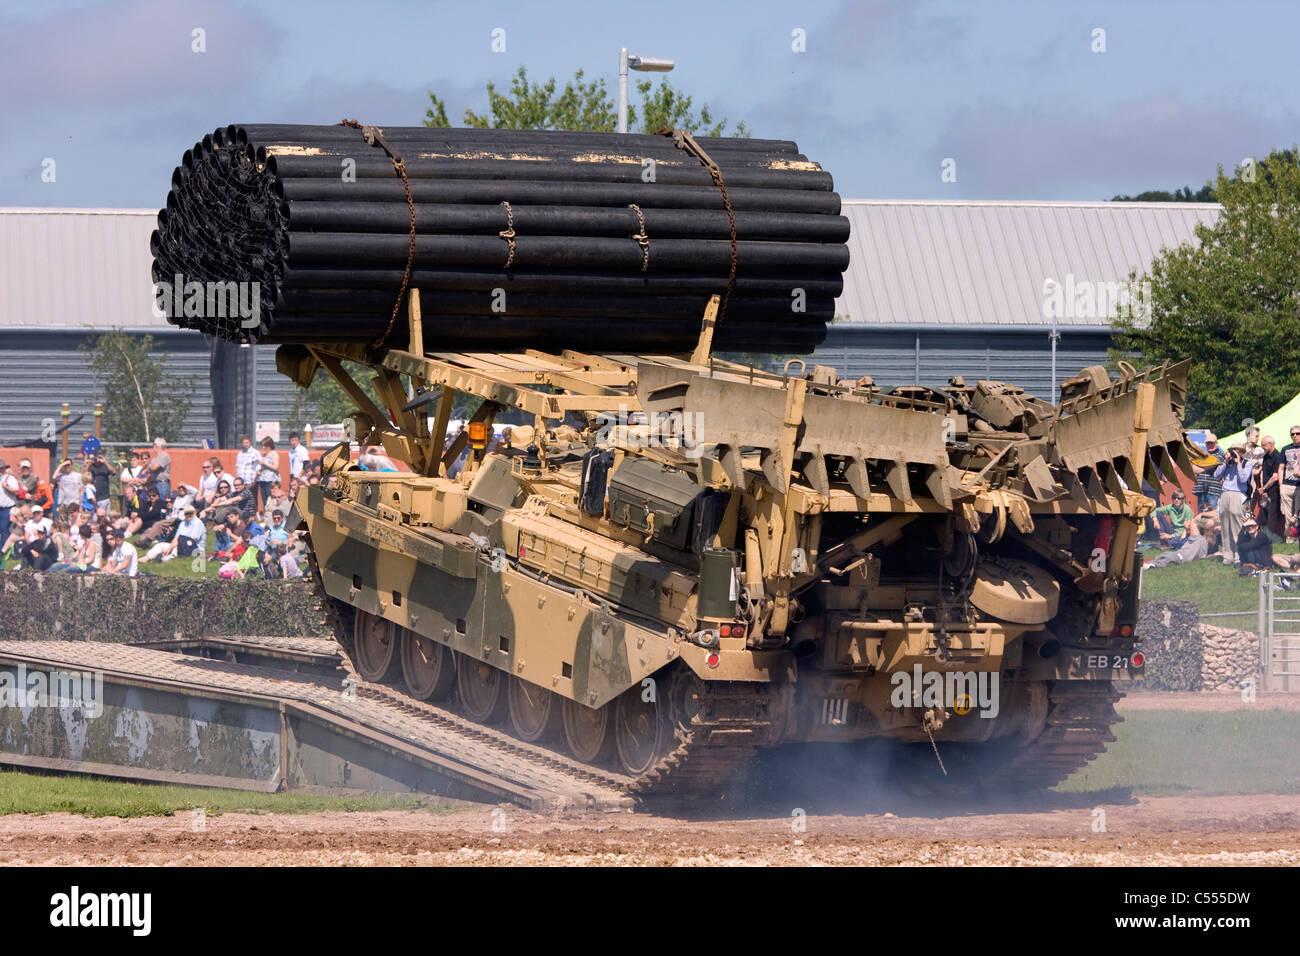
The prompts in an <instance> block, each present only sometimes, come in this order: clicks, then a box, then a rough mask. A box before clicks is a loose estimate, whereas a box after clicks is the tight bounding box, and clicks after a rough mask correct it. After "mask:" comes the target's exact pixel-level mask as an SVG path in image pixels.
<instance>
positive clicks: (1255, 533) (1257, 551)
mask: <svg viewBox="0 0 1300 956" xmlns="http://www.w3.org/2000/svg"><path fill="white" fill-rule="evenodd" d="M1237 556H1238V557H1239V558H1241V567H1240V569H1239V570H1238V572H1237V573H1238V574H1240V575H1241V576H1242V577H1248V576H1250V575H1255V574H1259V572H1261V571H1267V570H1268V569H1269V568H1271V567H1272V566H1273V541H1272V539H1270V538H1269V536H1268V533H1267V532H1266V531H1264V529H1263V528H1261V527H1260V526H1259V522H1258V521H1256V520H1255V518H1254V516H1253V515H1249V514H1248V515H1246V520H1245V521H1243V522H1242V525H1241V533H1240V534H1239V535H1237Z"/></svg>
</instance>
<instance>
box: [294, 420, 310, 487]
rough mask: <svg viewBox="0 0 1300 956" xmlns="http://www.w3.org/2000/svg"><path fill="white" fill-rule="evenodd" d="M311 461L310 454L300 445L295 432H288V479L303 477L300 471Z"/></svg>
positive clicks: (300, 442) (305, 447) (300, 440)
mask: <svg viewBox="0 0 1300 956" xmlns="http://www.w3.org/2000/svg"><path fill="white" fill-rule="evenodd" d="M310 459H311V453H310V452H308V451H307V446H306V445H304V444H303V443H302V439H300V438H299V437H298V433H297V432H289V478H290V480H292V479H294V478H301V477H303V474H302V470H303V468H304V466H306V464H307V462H308V461H309V460H310Z"/></svg>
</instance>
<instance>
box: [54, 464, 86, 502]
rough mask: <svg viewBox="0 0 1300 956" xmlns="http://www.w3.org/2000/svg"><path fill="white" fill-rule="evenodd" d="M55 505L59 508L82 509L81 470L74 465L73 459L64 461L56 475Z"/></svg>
mask: <svg viewBox="0 0 1300 956" xmlns="http://www.w3.org/2000/svg"><path fill="white" fill-rule="evenodd" d="M54 504H55V507H57V508H62V507H63V506H64V505H75V506H76V507H78V508H80V507H81V469H80V468H77V467H75V466H74V465H73V464H72V459H71V458H65V459H63V461H62V462H61V463H60V465H59V468H58V471H56V472H55V473H54Z"/></svg>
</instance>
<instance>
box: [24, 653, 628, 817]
mask: <svg viewBox="0 0 1300 956" xmlns="http://www.w3.org/2000/svg"><path fill="white" fill-rule="evenodd" d="M236 643H238V644H239V646H228V647H222V648H217V647H215V645H214V646H213V647H212V648H211V650H214V651H215V650H220V651H222V652H228V653H227V656H232V657H236V658H238V657H240V656H245V655H253V656H256V653H257V647H256V646H255V645H256V643H257V641H256V639H252V640H249V641H244V642H242V643H239V642H236ZM249 645H254V646H251V647H250V646H249ZM265 645H266V642H263V647H265ZM177 650H189V651H191V653H193V652H194V651H195V650H202V648H189V647H186V648H179V647H178V648H177ZM307 650H311V651H315V650H319V649H316V648H311V649H306V648H302V649H299V648H292V647H287V646H283V645H281V646H279V647H273V648H272V649H271V652H272V653H274V655H275V656H276V658H277V660H278V662H280V663H285V662H301V659H302V658H303V653H305V652H306V651H307ZM308 656H312V655H308ZM320 656H321V655H315V657H314V658H313V659H312V660H310V661H308V662H307V663H310V664H311V665H312V666H311V667H309V668H308V670H309V671H311V672H310V673H307V672H296V671H293V670H286V669H283V668H279V669H268V668H265V667H258V666H252V665H250V664H247V663H238V662H231V661H230V660H212V659H209V658H206V657H202V656H191V655H187V654H178V653H174V652H167V651H161V650H156V649H153V648H143V647H132V646H127V645H120V644H98V643H86V642H70V641H0V764H5V765H9V766H12V767H25V768H33V769H43V770H54V771H63V772H79V773H94V774H102V775H107V776H115V777H124V778H129V779H133V780H145V781H154V782H161V783H177V784H186V785H194V786H215V787H231V788H235V789H246V790H261V791H280V790H297V791H308V792H310V791H321V790H345V791H346V790H354V791H387V792H404V793H424V794H433V795H439V796H445V797H449V798H453V799H462V800H474V801H483V802H489V803H499V802H510V803H515V804H518V805H520V806H523V807H527V808H529V809H533V810H566V809H575V810H576V809H611V810H612V809H618V808H622V807H628V806H631V805H632V799H631V798H630V797H629V796H628V795H627V794H626V793H623V792H621V787H620V785H619V784H620V781H619V780H618V778H617V777H616V776H615V775H611V774H601V773H598V772H597V773H590V772H582V771H581V770H578V769H575V768H576V767H577V765H574V766H573V767H570V766H568V765H567V762H565V761H563V760H557V759H556V758H555V755H553V754H550V753H549V752H547V751H545V750H542V749H541V748H533V747H530V746H529V745H527V744H523V743H522V742H519V741H513V742H511V743H510V744H508V745H506V746H502V745H501V743H500V742H499V741H498V740H497V739H496V738H497V737H499V736H503V735H500V734H499V732H496V731H490V730H488V729H487V728H479V727H477V726H476V725H470V724H464V725H463V724H462V722H461V721H457V720H449V719H447V718H446V717H442V716H435V713H440V712H436V711H435V709H433V708H430V711H431V713H430V714H424V713H422V712H421V709H420V707H419V706H413V704H414V702H411V703H409V704H408V703H404V702H401V701H400V698H399V697H398V696H397V695H396V694H393V695H392V697H393V698H394V699H389V695H387V694H384V693H382V692H376V691H375V690H374V689H373V688H371V687H369V686H363V687H358V686H356V685H355V684H354V683H352V682H350V681H345V680H344V679H343V676H342V674H341V673H340V674H339V676H337V677H323V676H321V675H320V673H319V670H320V667H319V666H318V665H321V664H322V661H321V660H320V659H319V657H320Z"/></svg>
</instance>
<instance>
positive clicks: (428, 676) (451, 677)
mask: <svg viewBox="0 0 1300 956" xmlns="http://www.w3.org/2000/svg"><path fill="white" fill-rule="evenodd" d="M403 631H404V633H403V634H402V653H401V656H402V680H403V681H404V682H405V683H406V691H407V693H408V694H410V695H411V696H412V697H414V698H415V699H416V700H446V699H447V697H448V696H449V695H450V694H451V689H452V688H453V687H455V686H456V666H455V664H454V662H453V661H452V658H451V651H449V650H448V649H447V648H446V647H444V646H443V645H441V644H439V643H438V642H437V641H431V640H429V639H428V638H427V637H421V636H420V635H418V634H415V633H413V632H411V631H409V630H405V629H403Z"/></svg>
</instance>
